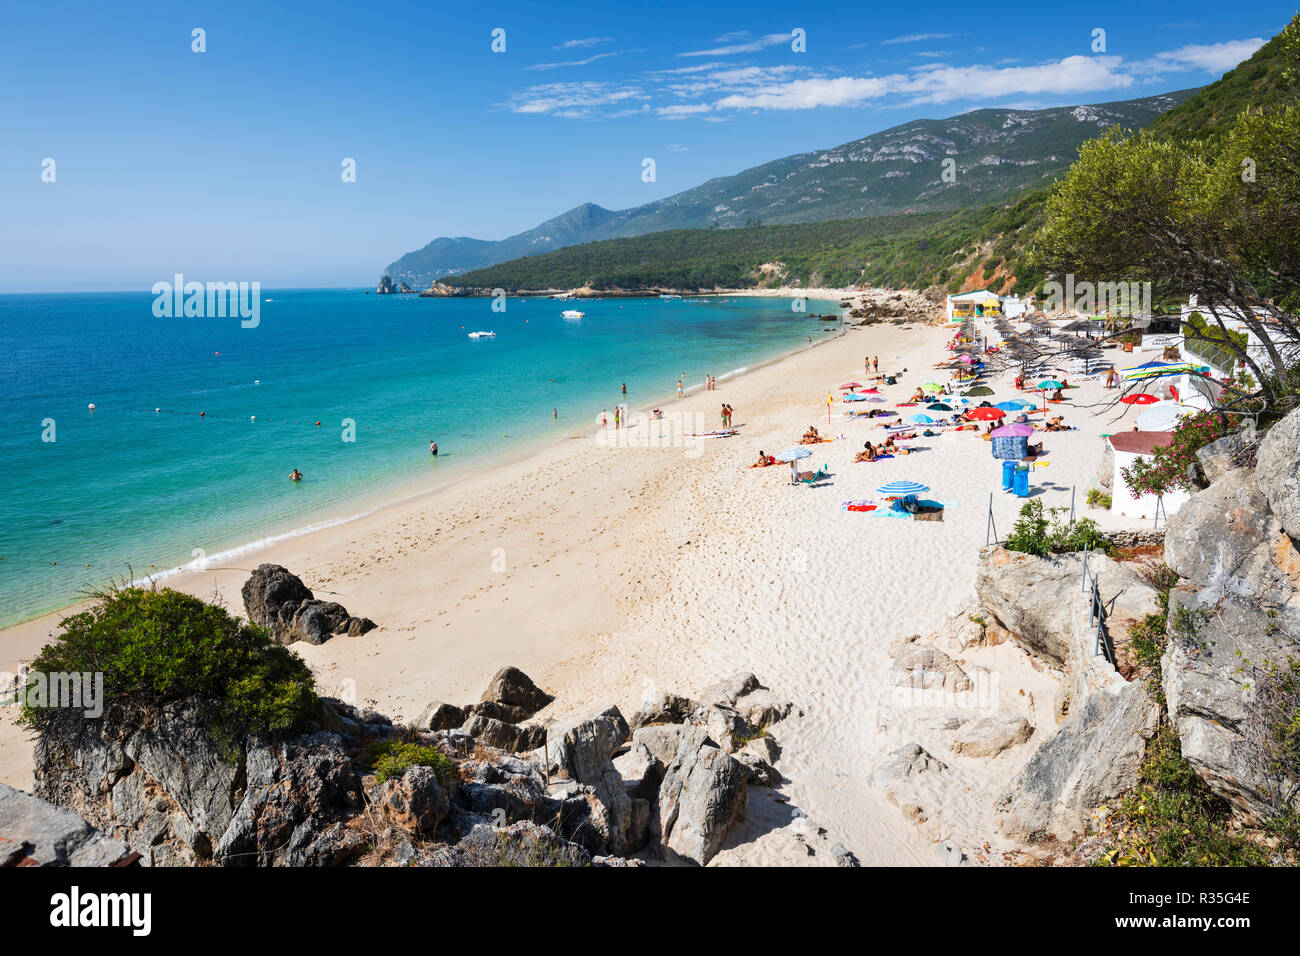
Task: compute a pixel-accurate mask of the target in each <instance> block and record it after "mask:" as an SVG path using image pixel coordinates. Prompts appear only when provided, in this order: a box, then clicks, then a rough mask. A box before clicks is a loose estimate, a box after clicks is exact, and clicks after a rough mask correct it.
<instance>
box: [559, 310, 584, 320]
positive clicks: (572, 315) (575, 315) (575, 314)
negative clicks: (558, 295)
mask: <svg viewBox="0 0 1300 956" xmlns="http://www.w3.org/2000/svg"><path fill="white" fill-rule="evenodd" d="M560 314H561V315H562V316H564V317H565V318H566V319H581V318H583V317H584V316H586V314H587V313H586V312H579V311H578V310H577V309H565V310H564V311H563V312H561V313H560Z"/></svg>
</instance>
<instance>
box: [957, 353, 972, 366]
mask: <svg viewBox="0 0 1300 956" xmlns="http://www.w3.org/2000/svg"><path fill="white" fill-rule="evenodd" d="M957 361H958V362H963V363H965V364H966V365H970V364H971V363H972V362H974V361H975V359H974V357H973V356H971V355H970V354H968V353H966V352H963V353H962V354H961V355H958V356H957Z"/></svg>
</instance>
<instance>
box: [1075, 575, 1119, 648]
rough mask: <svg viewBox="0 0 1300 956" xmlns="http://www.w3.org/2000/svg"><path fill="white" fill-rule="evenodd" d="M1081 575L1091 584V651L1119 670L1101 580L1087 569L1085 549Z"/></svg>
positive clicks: (1089, 601)
mask: <svg viewBox="0 0 1300 956" xmlns="http://www.w3.org/2000/svg"><path fill="white" fill-rule="evenodd" d="M1083 577H1084V580H1085V582H1087V583H1089V584H1091V587H1090V588H1088V626H1089V627H1095V628H1096V644H1095V646H1094V648H1093V653H1094V654H1101V655H1102V656H1103V657H1105V658H1106V662H1107V663H1108V664H1110V666H1111V667H1113V668H1115V669H1116V670H1119V663H1118V661H1117V660H1116V658H1115V643H1114V642H1113V641H1112V640H1111V637H1110V629H1109V628H1108V627H1106V605H1105V602H1103V601H1102V599H1101V582H1100V580H1099V579H1098V577H1097V575H1096V573H1093V572H1090V571H1089V570H1088V555H1087V552H1086V551H1085V552H1084V556H1083Z"/></svg>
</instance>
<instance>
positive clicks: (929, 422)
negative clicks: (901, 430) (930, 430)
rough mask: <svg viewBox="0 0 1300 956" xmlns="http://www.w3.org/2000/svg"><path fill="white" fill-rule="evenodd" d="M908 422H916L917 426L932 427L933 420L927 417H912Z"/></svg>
mask: <svg viewBox="0 0 1300 956" xmlns="http://www.w3.org/2000/svg"><path fill="white" fill-rule="evenodd" d="M908 421H912V422H916V423H917V424H918V425H933V424H934V419H933V418H931V417H930V416H929V415H913V416H912V417H911V418H909V419H908Z"/></svg>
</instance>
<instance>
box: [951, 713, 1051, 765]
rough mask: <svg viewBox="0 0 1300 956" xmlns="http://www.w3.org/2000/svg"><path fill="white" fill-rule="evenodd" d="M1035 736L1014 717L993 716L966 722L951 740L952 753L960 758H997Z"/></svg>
mask: <svg viewBox="0 0 1300 956" xmlns="http://www.w3.org/2000/svg"><path fill="white" fill-rule="evenodd" d="M1033 735H1034V728H1033V726H1032V725H1031V724H1030V723H1029V721H1027V720H1026V719H1025V718H1023V717H1018V716H1016V715H1015V714H993V715H990V716H988V717H981V718H979V719H978V720H972V721H969V722H967V723H965V724H963V725H962V726H961V728H960V729H959V730H958V731H957V733H956V734H954V735H953V738H952V745H951V746H952V752H953V753H955V754H960V755H961V756H963V757H996V756H997V755H998V754H1000V753H1002V751H1004V750H1008V749H1010V748H1011V747H1014V746H1016V745H1017V744H1023V743H1024V742H1025V741H1027V740H1028V739H1029V738H1030V737H1032V736H1033Z"/></svg>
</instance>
